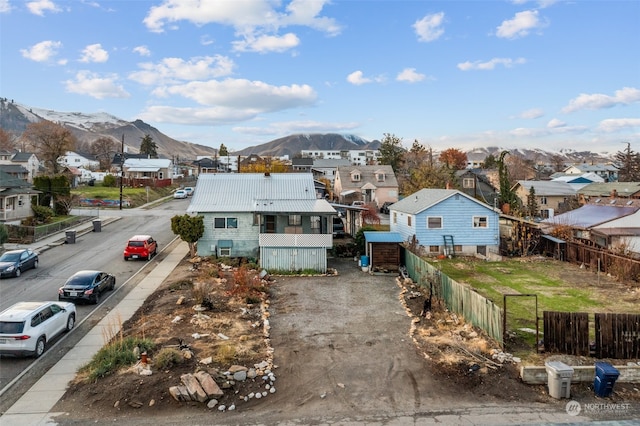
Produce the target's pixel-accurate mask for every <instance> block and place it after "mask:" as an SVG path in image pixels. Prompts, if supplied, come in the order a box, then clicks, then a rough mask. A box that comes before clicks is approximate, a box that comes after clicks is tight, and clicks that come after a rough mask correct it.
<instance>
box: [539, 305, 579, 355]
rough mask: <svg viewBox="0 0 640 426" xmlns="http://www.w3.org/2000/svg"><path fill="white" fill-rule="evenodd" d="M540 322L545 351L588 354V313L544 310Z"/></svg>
mask: <svg viewBox="0 0 640 426" xmlns="http://www.w3.org/2000/svg"><path fill="white" fill-rule="evenodd" d="M542 324H543V325H542V327H543V330H544V350H545V352H560V353H563V354H569V355H581V356H589V314H587V313H584V312H553V311H544V312H543V314H542Z"/></svg>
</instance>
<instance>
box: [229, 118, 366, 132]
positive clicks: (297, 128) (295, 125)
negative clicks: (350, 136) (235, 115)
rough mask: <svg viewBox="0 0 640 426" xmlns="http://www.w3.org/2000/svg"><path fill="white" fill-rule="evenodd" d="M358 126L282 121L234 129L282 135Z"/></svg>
mask: <svg viewBox="0 0 640 426" xmlns="http://www.w3.org/2000/svg"><path fill="white" fill-rule="evenodd" d="M358 127H360V123H355V122H351V123H327V122H321V121H313V120H308V121H282V122H277V123H271V124H269V126H267V127H252V126H237V127H234V129H233V130H234V131H235V132H238V133H243V134H249V135H283V134H292V133H340V132H345V131H350V130H353V129H356V128H358Z"/></svg>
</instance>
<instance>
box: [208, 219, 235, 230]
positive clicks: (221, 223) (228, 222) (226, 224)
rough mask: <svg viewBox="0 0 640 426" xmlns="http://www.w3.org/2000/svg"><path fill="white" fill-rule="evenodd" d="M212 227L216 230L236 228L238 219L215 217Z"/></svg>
mask: <svg viewBox="0 0 640 426" xmlns="http://www.w3.org/2000/svg"><path fill="white" fill-rule="evenodd" d="M213 227H214V228H216V229H224V228H237V227H238V219H237V218H235V217H216V218H214V219H213Z"/></svg>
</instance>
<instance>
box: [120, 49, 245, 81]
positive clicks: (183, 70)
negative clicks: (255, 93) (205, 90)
mask: <svg viewBox="0 0 640 426" xmlns="http://www.w3.org/2000/svg"><path fill="white" fill-rule="evenodd" d="M138 66H139V67H140V68H141V70H140V71H135V72H132V73H131V74H129V79H131V80H134V81H136V82H138V83H141V84H145V85H158V84H173V83H176V82H179V81H191V80H206V79H209V78H215V77H224V76H227V75H230V74H231V73H232V72H233V68H234V67H235V63H234V62H233V61H232V60H231V59H229V58H228V57H226V56H221V55H216V56H200V57H194V58H190V59H189V60H188V61H185V60H184V59H182V58H164V59H163V60H162V61H160V62H159V63H153V62H144V63H141V64H138Z"/></svg>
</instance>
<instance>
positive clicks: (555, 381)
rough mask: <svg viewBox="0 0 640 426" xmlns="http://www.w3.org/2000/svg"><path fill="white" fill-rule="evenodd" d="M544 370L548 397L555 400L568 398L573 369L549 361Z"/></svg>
mask: <svg viewBox="0 0 640 426" xmlns="http://www.w3.org/2000/svg"><path fill="white" fill-rule="evenodd" d="M545 368H546V370H547V383H548V386H549V396H551V397H553V398H556V399H561V398H570V397H571V379H572V378H573V367H571V366H569V365H567V364H565V363H564V362H560V361H549V362H546V363H545Z"/></svg>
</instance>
